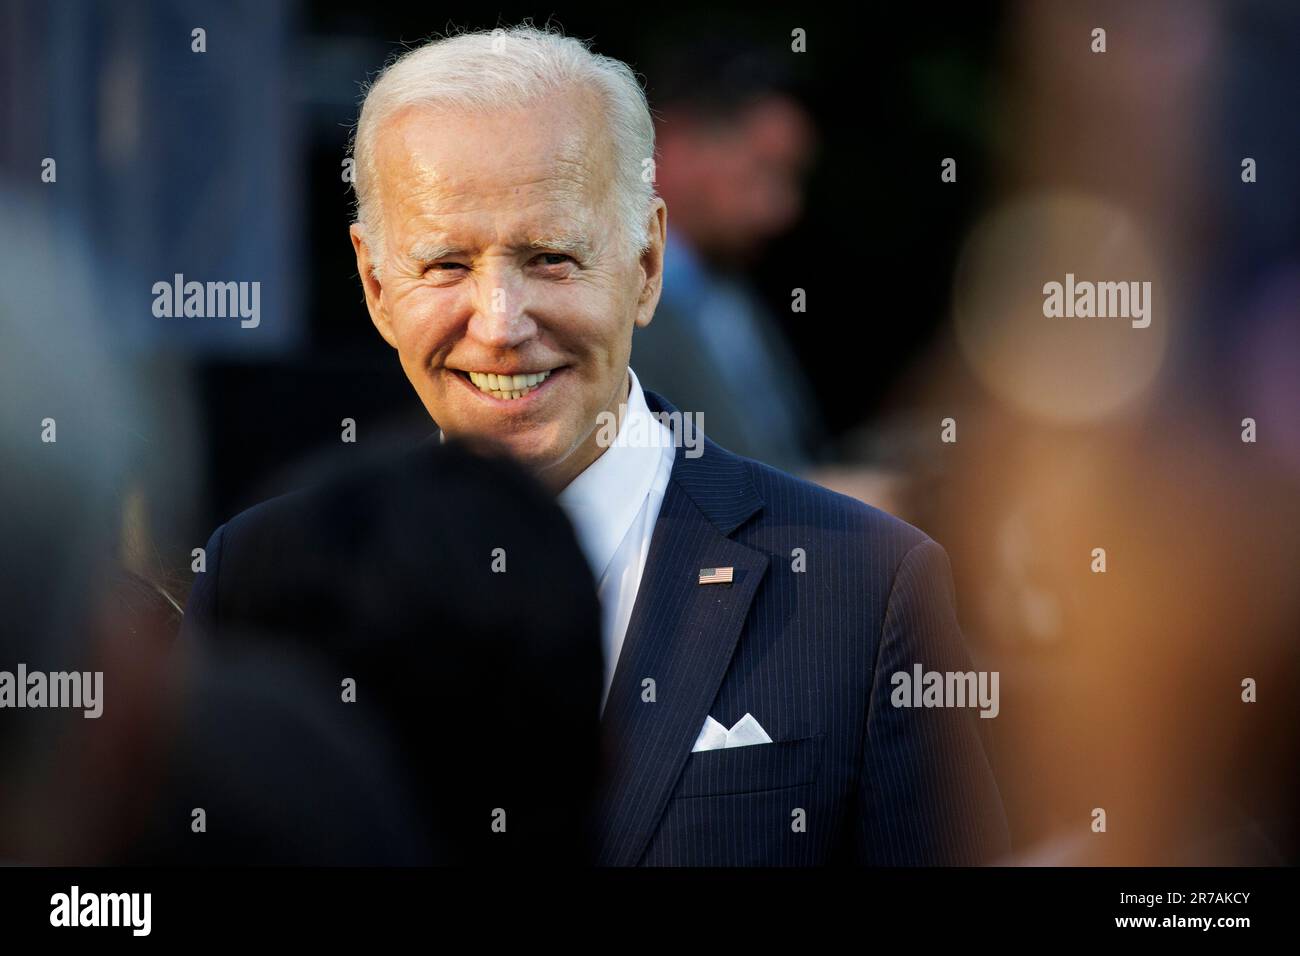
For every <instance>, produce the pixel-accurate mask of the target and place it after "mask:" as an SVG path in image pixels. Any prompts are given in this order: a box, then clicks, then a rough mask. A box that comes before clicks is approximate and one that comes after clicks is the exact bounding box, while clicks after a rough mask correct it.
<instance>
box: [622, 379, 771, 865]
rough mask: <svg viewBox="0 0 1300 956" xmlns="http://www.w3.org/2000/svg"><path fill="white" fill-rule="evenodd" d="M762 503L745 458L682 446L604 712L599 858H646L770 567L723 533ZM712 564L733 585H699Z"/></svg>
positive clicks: (660, 407) (710, 447)
mask: <svg viewBox="0 0 1300 956" xmlns="http://www.w3.org/2000/svg"><path fill="white" fill-rule="evenodd" d="M646 401H647V403H648V404H649V405H650V409H651V411H655V412H658V411H668V412H672V411H675V409H673V408H672V406H671V405H669V404H668V403H667V402H665V401H664V400H663V399H662V398H660V397H659V396H657V395H655V394H654V393H653V392H647V393H646ZM761 507H762V500H761V499H760V498H759V496H758V493H757V492H756V491H755V489H754V487H753V483H752V481H751V480H750V478H749V471H748V468H747V467H746V465H745V463H744V461H743V460H742V459H740V458H739V457H737V456H735V455H733V454H731V453H730V452H728V451H725V450H723V449H722V448H719V447H718V446H717V445H714V444H713V443H712V442H706V443H705V447H704V451H703V454H702V455H700V456H699V457H698V458H687V457H686V456H685V449H684V448H678V449H677V457H676V460H675V461H674V463H673V472H672V475H671V477H670V479H669V483H668V488H667V489H666V491H665V493H664V500H663V504H662V506H661V507H660V510H659V519H658V521H657V522H656V524H655V530H654V536H653V538H652V540H651V543H650V554H649V556H648V558H647V560H646V568H645V572H644V575H643V577H642V580H641V584H640V587H639V588H638V589H637V598H636V604H635V606H634V607H633V609H632V616H631V619H630V620H629V622H628V629H627V634H626V635H625V636H624V638H623V647H622V650H621V652H620V653H619V660H618V664H617V666H616V668H615V671H614V677H613V681H612V683H611V685H610V693H609V698H608V701H607V702H606V705H605V712H604V715H603V718H602V737H603V741H604V748H605V757H606V761H607V763H606V767H607V772H606V774H605V782H604V787H603V789H602V794H601V802H600V808H601V814H600V815H601V826H600V828H599V831H598V835H597V860H598V862H599V863H601V864H604V865H615V866H630V865H634V864H636V862H637V861H638V860H639V859H640V858H641V855H642V854H643V853H644V851H645V848H646V845H647V844H648V843H649V841H650V838H651V837H652V836H653V834H654V831H655V828H656V826H658V823H659V818H660V817H661V816H662V814H663V811H664V808H665V806H666V805H667V802H668V797H669V795H670V794H671V792H672V788H673V786H674V785H675V783H676V781H677V777H678V775H679V774H680V772H681V769H682V766H683V764H684V763H685V762H686V758H687V756H688V755H689V754H690V750H691V746H692V745H693V744H694V743H695V738H696V736H697V735H698V734H699V731H700V727H701V726H702V725H703V723H704V718H705V717H706V716H707V715H708V709H709V706H710V705H711V704H712V703H713V700H714V698H715V697H716V695H717V692H718V687H719V686H720V685H721V683H722V679H723V677H724V676H725V674H726V672H727V666H728V664H729V663H730V661H731V657H732V654H733V653H734V651H735V647H736V642H737V640H738V639H739V637H740V632H741V629H742V628H743V626H744V623H745V618H746V616H747V615H748V613H749V606H750V602H751V601H752V600H753V598H754V594H755V592H756V591H757V590H758V586H759V583H760V582H761V581H762V579H763V575H764V573H765V572H766V571H767V564H768V560H767V556H766V555H764V554H763V553H761V552H759V551H756V550H754V549H753V548H749V547H747V546H745V545H742V544H739V543H737V542H735V541H733V540H731V538H730V537H729V535H730V534H731V533H732V532H733V531H734V530H735V529H736V528H737V527H739V526H740V524H741V523H743V522H744V521H746V520H747V519H748V518H749V517H750V516H752V515H753V514H754V513H755V512H756V511H758V510H759V509H760V508H761ZM713 567H731V568H734V569H735V570H734V578H733V582H732V584H731V585H730V586H726V585H701V584H699V572H700V570H701V569H702V568H713ZM647 681H653V685H647V683H646V682H647ZM650 686H652V687H653V701H651V700H649V699H647V698H649V697H650V694H651V691H650V689H649V687H650Z"/></svg>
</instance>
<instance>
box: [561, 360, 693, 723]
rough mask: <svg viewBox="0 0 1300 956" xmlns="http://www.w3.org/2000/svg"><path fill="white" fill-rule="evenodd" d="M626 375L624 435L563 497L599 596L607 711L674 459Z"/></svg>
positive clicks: (669, 440)
mask: <svg viewBox="0 0 1300 956" xmlns="http://www.w3.org/2000/svg"><path fill="white" fill-rule="evenodd" d="M627 374H628V378H629V380H630V383H631V386H630V388H629V390H628V396H627V411H626V412H625V414H624V415H623V421H622V422H621V423H620V425H619V429H618V436H617V437H616V438H615V440H614V443H613V444H612V445H611V446H610V447H609V448H606V449H605V451H604V453H603V454H602V455H601V456H600V457H599V458H597V459H596V460H595V461H593V462H592V463H591V464H590V465H588V466H587V468H586V470H585V471H583V472H582V474H580V475H578V477H577V478H574V479H573V481H571V482H570V483H569V486H568V487H567V488H565V489H564V490H563V491H562V492H560V494H559V502H560V506H561V507H562V508H563V509H564V511H565V512H566V513H567V514H568V516H569V520H570V521H571V522H572V523H573V527H574V529H575V530H576V531H577V535H578V543H579V544H580V545H581V546H582V551H583V554H585V555H586V557H587V563H588V564H590V565H591V571H592V574H593V576H594V577H595V579H596V591H597V595H598V596H599V598H600V608H601V629H600V630H601V645H602V648H603V651H604V656H605V689H604V692H603V693H602V694H601V698H600V708H601V712H602V713H603V712H604V709H605V699H606V698H607V697H608V696H609V685H610V684H611V683H612V682H613V680H614V668H615V667H616V666H617V664H618V655H619V652H620V651H621V650H622V648H623V637H624V635H625V634H627V625H628V621H629V620H630V619H631V617H632V605H633V604H635V603H636V593H637V589H638V588H639V587H640V585H641V573H642V572H643V571H644V570H645V564H646V558H647V556H648V555H649V554H650V539H651V537H652V536H653V534H654V529H655V522H656V521H657V520H658V518H659V506H660V505H662V504H663V500H664V491H665V490H666V489H667V488H668V476H669V475H670V474H672V470H673V460H674V457H675V450H674V448H673V433H672V431H670V430H669V429H668V428H667V427H665V426H664V425H663V423H662V422H660V421H659V420H658V419H657V418H655V417H654V415H653V414H652V413H651V411H650V408H649V406H647V405H646V401H645V393H644V392H643V391H642V390H641V383H640V382H638V381H637V377H636V373H635V372H633V371H632V369H630V368H629V369H628V370H627Z"/></svg>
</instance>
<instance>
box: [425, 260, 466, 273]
mask: <svg viewBox="0 0 1300 956" xmlns="http://www.w3.org/2000/svg"><path fill="white" fill-rule="evenodd" d="M464 268H465V266H464V265H463V264H462V263H459V262H431V263H429V265H428V266H426V267H425V271H426V272H444V271H451V270H452V269H464Z"/></svg>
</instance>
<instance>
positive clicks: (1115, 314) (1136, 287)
mask: <svg viewBox="0 0 1300 956" xmlns="http://www.w3.org/2000/svg"><path fill="white" fill-rule="evenodd" d="M1043 315H1045V316H1046V317H1047V318H1049V319H1060V318H1066V319H1074V318H1080V319H1091V318H1094V317H1096V318H1098V319H1110V318H1123V319H1132V320H1133V321H1132V326H1133V328H1135V329H1145V328H1146V327H1147V326H1148V325H1150V324H1151V283H1150V282H1089V281H1087V280H1085V281H1083V282H1076V281H1075V280H1074V273H1073V272H1067V273H1066V274H1065V283H1064V284H1062V283H1060V282H1048V283H1046V284H1044V285H1043Z"/></svg>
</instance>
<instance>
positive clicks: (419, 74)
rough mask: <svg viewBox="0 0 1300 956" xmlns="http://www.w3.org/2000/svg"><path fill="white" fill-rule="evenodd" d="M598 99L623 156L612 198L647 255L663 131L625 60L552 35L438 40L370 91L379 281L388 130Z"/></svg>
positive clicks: (365, 116)
mask: <svg viewBox="0 0 1300 956" xmlns="http://www.w3.org/2000/svg"><path fill="white" fill-rule="evenodd" d="M575 86H577V87H582V88H586V89H589V90H593V91H595V92H596V93H597V94H598V95H599V96H600V98H601V100H602V101H603V103H604V106H605V118H606V122H607V124H608V129H609V133H610V139H611V143H612V148H613V153H614V166H615V173H614V184H613V197H614V203H615V205H616V207H617V208H616V214H617V216H618V217H619V220H620V223H621V226H622V229H623V234H624V236H625V238H626V240H627V241H629V242H630V243H631V245H632V246H633V247H634V249H635V251H636V252H637V254H638V255H639V254H640V253H641V252H643V251H644V250H645V249H646V247H647V246H648V245H649V242H650V236H649V225H648V219H649V214H650V204H651V202H652V201H653V200H654V197H655V187H654V177H653V171H654V166H653V162H654V148H655V133H654V123H653V122H652V121H651V118H650V108H649V106H648V105H647V103H646V98H645V92H644V91H643V90H642V88H641V84H640V83H639V82H638V81H637V78H636V75H635V74H634V73H633V72H632V69H631V68H630V67H629V66H628V65H627V64H626V63H624V62H622V61H621V60H615V59H613V58H612V57H608V56H601V55H600V54H597V53H592V52H591V50H590V49H589V48H588V44H587V43H585V42H583V41H581V40H577V39H574V38H573V37H566V36H564V35H563V34H562V33H560V32H559V31H558V30H553V29H551V28H549V27H548V28H546V29H538V28H536V27H533V26H532V25H531V24H528V23H524V24H521V25H519V26H515V27H510V28H508V29H501V28H498V29H495V30H481V31H477V32H473V33H461V34H458V35H452V36H447V37H443V38H440V39H434V40H431V41H430V42H428V43H426V44H424V45H423V46H420V47H417V48H416V49H413V50H408V51H407V52H405V53H403V54H402V55H401V56H399V57H397V59H395V60H393V61H392V62H391V63H389V64H388V66H386V67H385V68H384V69H383V71H382V72H380V74H379V75H378V76H377V77H376V78H375V80H374V82H373V83H371V84H370V86H369V88H368V89H367V90H366V94H365V99H364V101H363V102H362V104H361V115H360V118H359V119H358V120H357V127H356V137H355V139H354V141H353V146H352V154H353V157H354V159H355V164H354V169H353V174H354V175H353V179H354V182H353V188H354V190H355V192H356V200H357V218H356V223H357V225H358V226H359V227H360V229H361V234H362V237H363V238H364V239H365V241H366V245H367V246H368V247H369V249H370V257H371V261H372V263H373V264H374V270H375V274H376V275H378V274H379V267H380V265H381V264H382V263H383V261H384V255H385V251H384V232H383V219H382V216H383V210H382V209H381V208H380V206H381V204H380V202H379V199H378V196H377V195H376V193H377V184H376V181H375V180H376V172H375V138H376V135H377V133H378V131H379V129H380V127H381V126H382V125H383V123H384V121H385V120H386V119H387V118H389V117H391V116H392V115H393V114H394V113H396V112H398V111H400V110H402V109H405V108H406V107H409V106H415V105H434V106H438V107H446V108H449V109H453V110H463V111H466V112H489V111H494V110H500V109H507V108H512V107H518V106H521V105H523V104H526V103H528V102H530V101H533V100H535V99H538V98H540V97H542V96H544V95H547V94H550V93H553V92H556V91H559V90H564V89H571V88H573V87H575Z"/></svg>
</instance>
